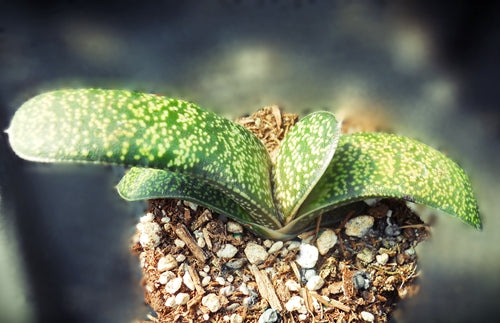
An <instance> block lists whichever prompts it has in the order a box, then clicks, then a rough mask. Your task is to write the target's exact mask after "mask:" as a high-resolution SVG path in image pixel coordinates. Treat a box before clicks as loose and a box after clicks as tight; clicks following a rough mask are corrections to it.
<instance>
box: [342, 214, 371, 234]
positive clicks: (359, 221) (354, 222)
mask: <svg viewBox="0 0 500 323" xmlns="http://www.w3.org/2000/svg"><path fill="white" fill-rule="evenodd" d="M374 221H375V219H374V218H373V217H372V216H369V215H360V216H357V217H355V218H352V219H350V220H349V221H347V223H346V224H345V234H347V235H348V236H351V237H358V238H361V237H363V236H364V235H365V234H367V233H368V231H369V230H370V229H371V227H372V226H373V222H374Z"/></svg>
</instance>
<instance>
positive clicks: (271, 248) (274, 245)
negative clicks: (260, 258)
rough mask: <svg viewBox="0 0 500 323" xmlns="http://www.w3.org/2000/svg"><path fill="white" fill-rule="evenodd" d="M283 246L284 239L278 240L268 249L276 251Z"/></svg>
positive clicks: (272, 251) (269, 251)
mask: <svg viewBox="0 0 500 323" xmlns="http://www.w3.org/2000/svg"><path fill="white" fill-rule="evenodd" d="M281 248H283V241H276V242H275V243H273V245H272V246H271V247H270V248H269V250H268V251H267V252H268V253H275V252H277V251H280V250H281Z"/></svg>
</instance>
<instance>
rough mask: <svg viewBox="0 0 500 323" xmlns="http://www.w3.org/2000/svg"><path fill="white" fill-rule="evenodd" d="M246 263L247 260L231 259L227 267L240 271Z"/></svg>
mask: <svg viewBox="0 0 500 323" xmlns="http://www.w3.org/2000/svg"><path fill="white" fill-rule="evenodd" d="M245 261H246V260H245V258H236V259H231V260H229V261H228V262H226V267H228V268H231V269H240V268H241V267H243V265H244V264H245Z"/></svg>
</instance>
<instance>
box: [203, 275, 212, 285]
mask: <svg viewBox="0 0 500 323" xmlns="http://www.w3.org/2000/svg"><path fill="white" fill-rule="evenodd" d="M211 280H212V277H210V276H206V277H203V279H202V280H201V286H207V285H208V284H210V281H211Z"/></svg>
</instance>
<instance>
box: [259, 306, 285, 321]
mask: <svg viewBox="0 0 500 323" xmlns="http://www.w3.org/2000/svg"><path fill="white" fill-rule="evenodd" d="M280 320H281V318H280V314H279V313H278V311H277V310H275V309H273V308H268V309H267V310H265V311H264V313H262V315H261V316H260V317H259V323H277V322H279V321H280Z"/></svg>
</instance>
